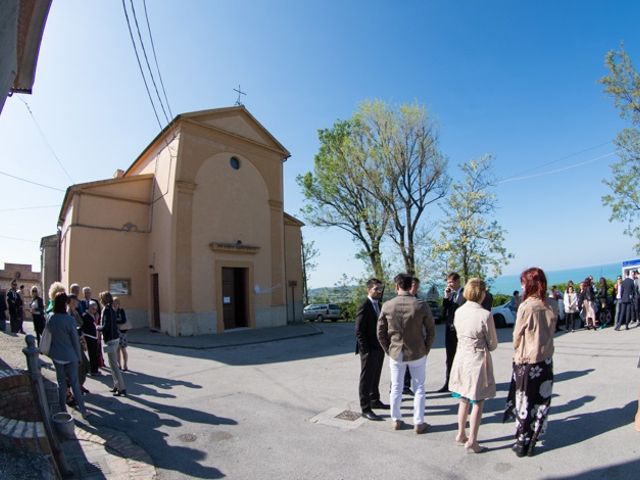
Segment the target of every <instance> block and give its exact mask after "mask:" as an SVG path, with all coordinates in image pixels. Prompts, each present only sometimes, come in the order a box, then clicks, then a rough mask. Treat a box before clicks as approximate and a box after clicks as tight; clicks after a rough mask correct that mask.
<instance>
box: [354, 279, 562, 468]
mask: <svg viewBox="0 0 640 480" xmlns="http://www.w3.org/2000/svg"><path fill="white" fill-rule="evenodd" d="M520 280H521V284H522V288H523V298H522V302H521V304H520V307H519V308H518V310H517V318H516V322H515V326H514V331H513V347H514V356H513V373H512V376H511V384H510V388H509V394H508V396H507V400H506V405H505V412H504V419H505V420H507V419H515V421H516V433H515V443H514V444H513V450H514V452H515V453H516V455H517V456H519V457H522V456H525V455H533V452H534V447H535V445H536V443H537V441H538V438H539V436H540V435H541V434H542V432H543V431H544V429H545V427H546V421H547V415H548V412H549V406H550V403H551V394H552V390H553V361H552V357H553V351H554V345H553V334H554V332H555V328H556V322H557V307H556V308H555V309H554V308H553V307H552V305H551V302H550V301H549V299H548V297H547V295H546V292H547V280H546V276H545V274H544V272H543V271H542V270H541V269H539V268H530V269H528V270H525V271H524V272H522V274H521V276H520ZM394 282H395V288H396V293H397V296H396V297H394V298H392V299H390V300H388V301H386V302H385V303H384V304H383V305H380V299H381V296H382V292H383V288H382V283H381V282H380V281H379V280H378V279H375V278H374V279H371V280H369V282H367V293H368V296H367V299H366V300H364V302H363V303H362V305H361V306H360V308H359V310H358V313H357V315H356V353H359V354H360V362H361V372H360V382H359V396H360V406H361V409H362V416H363V417H364V418H366V419H369V420H373V421H376V420H382V418H381V417H380V416H379V415H377V414H376V413H375V412H374V409H389V408H390V409H391V415H390V416H391V420H392V422H393V423H392V425H393V428H394V429H395V430H400V429H402V415H401V412H400V402H401V401H402V392H403V383H404V382H403V380H404V377H405V371H406V370H407V369H408V370H409V372H410V376H411V390H412V393H413V395H414V402H413V425H414V430H415V432H416V433H418V434H421V433H425V432H426V431H427V430H428V427H429V425H428V424H427V423H426V422H425V419H424V407H425V390H424V382H425V373H426V363H427V355H428V354H429V351H430V349H431V346H432V344H433V341H434V339H435V324H434V320H433V316H432V314H431V311H430V309H429V307H428V306H427V304H426V302H423V301H421V300H419V299H418V298H417V297H416V293H417V288H416V281H415V280H414V279H413V278H412V277H411V276H410V275H407V274H400V275H397V276H396V277H395V279H394ZM488 295H489V294H488V292H487V286H486V284H485V282H484V281H483V280H481V279H479V278H471V279H469V280H468V281H467V283H466V284H465V285H464V287H462V285H461V283H460V275H459V274H457V273H455V272H452V273H450V274H449V275H448V276H447V287H446V289H445V292H444V298H443V317H444V319H445V322H446V324H445V347H446V353H447V358H446V379H445V384H444V386H443V387H442V388H441V389H440V390H439V392H451V395H452V396H453V397H454V398H456V399H458V402H459V406H458V431H457V435H456V437H455V442H456V443H458V444H460V445H463V446H464V447H465V448H466V450H467V452H469V453H480V452H482V451H483V450H485V449H484V448H483V447H482V446H480V444H479V442H478V432H479V428H480V423H481V417H482V409H483V405H484V401H485V400H487V399H489V398H492V397H495V395H496V383H495V378H494V373H493V364H492V360H491V351H493V350H495V349H496V347H497V345H498V339H497V334H496V330H495V325H494V322H493V317H492V315H491V302H488V301H487V298H488ZM385 354H386V355H388V356H389V366H390V373H391V392H390V395H389V398H390V405H386V404H384V403H383V402H382V401H381V399H380V390H379V381H380V375H381V371H382V365H383V362H384V355H385ZM467 422H468V423H469V434H468V435H467Z"/></svg>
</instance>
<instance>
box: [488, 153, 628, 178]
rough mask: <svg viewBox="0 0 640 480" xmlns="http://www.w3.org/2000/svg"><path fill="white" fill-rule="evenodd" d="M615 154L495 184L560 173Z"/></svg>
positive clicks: (607, 154) (606, 154)
mask: <svg viewBox="0 0 640 480" xmlns="http://www.w3.org/2000/svg"><path fill="white" fill-rule="evenodd" d="M615 154H616V152H609V153H605V154H604V155H600V156H599V157H595V158H591V159H589V160H585V161H584V162H579V163H574V164H573V165H567V166H565V167H561V168H556V169H554V170H547V171H546V172H540V173H534V174H532V175H525V176H522V177H509V178H505V179H504V180H499V181H497V182H496V184H497V185H501V184H503V183H509V182H516V181H518V180H528V179H530V178H538V177H544V176H547V175H553V174H555V173H560V172H564V171H566V170H571V169H573V168H578V167H582V166H583V165H588V164H590V163H593V162H596V161H598V160H602V159H603V158H606V157H610V156H612V155H615Z"/></svg>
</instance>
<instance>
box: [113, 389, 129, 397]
mask: <svg viewBox="0 0 640 480" xmlns="http://www.w3.org/2000/svg"><path fill="white" fill-rule="evenodd" d="M113 395H114V396H116V397H126V396H127V391H126V390H118V391H117V392H116V393H114V394H113Z"/></svg>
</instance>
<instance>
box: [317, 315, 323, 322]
mask: <svg viewBox="0 0 640 480" xmlns="http://www.w3.org/2000/svg"><path fill="white" fill-rule="evenodd" d="M316 320H317V321H319V322H321V321H323V320H324V317H323V316H322V315H318V316H317V317H316Z"/></svg>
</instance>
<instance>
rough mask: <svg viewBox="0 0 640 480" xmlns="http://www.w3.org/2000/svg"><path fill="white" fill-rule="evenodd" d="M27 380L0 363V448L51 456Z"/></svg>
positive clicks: (33, 393) (27, 378) (28, 378)
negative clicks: (0, 446)
mask: <svg viewBox="0 0 640 480" xmlns="http://www.w3.org/2000/svg"><path fill="white" fill-rule="evenodd" d="M35 398H36V395H35V392H34V391H33V387H32V386H31V378H30V377H29V375H28V374H27V373H25V372H21V371H20V370H14V369H12V368H10V367H9V366H8V365H6V364H5V363H4V362H2V361H1V360H0V444H1V445H2V446H3V447H5V448H15V449H19V450H27V451H30V452H34V453H36V452H37V453H43V454H45V455H51V454H52V451H51V446H50V444H49V439H48V438H47V435H46V433H45V429H44V424H43V423H42V418H41V415H40V411H39V410H38V403H37V402H36V401H35V400H34V399H35Z"/></svg>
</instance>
